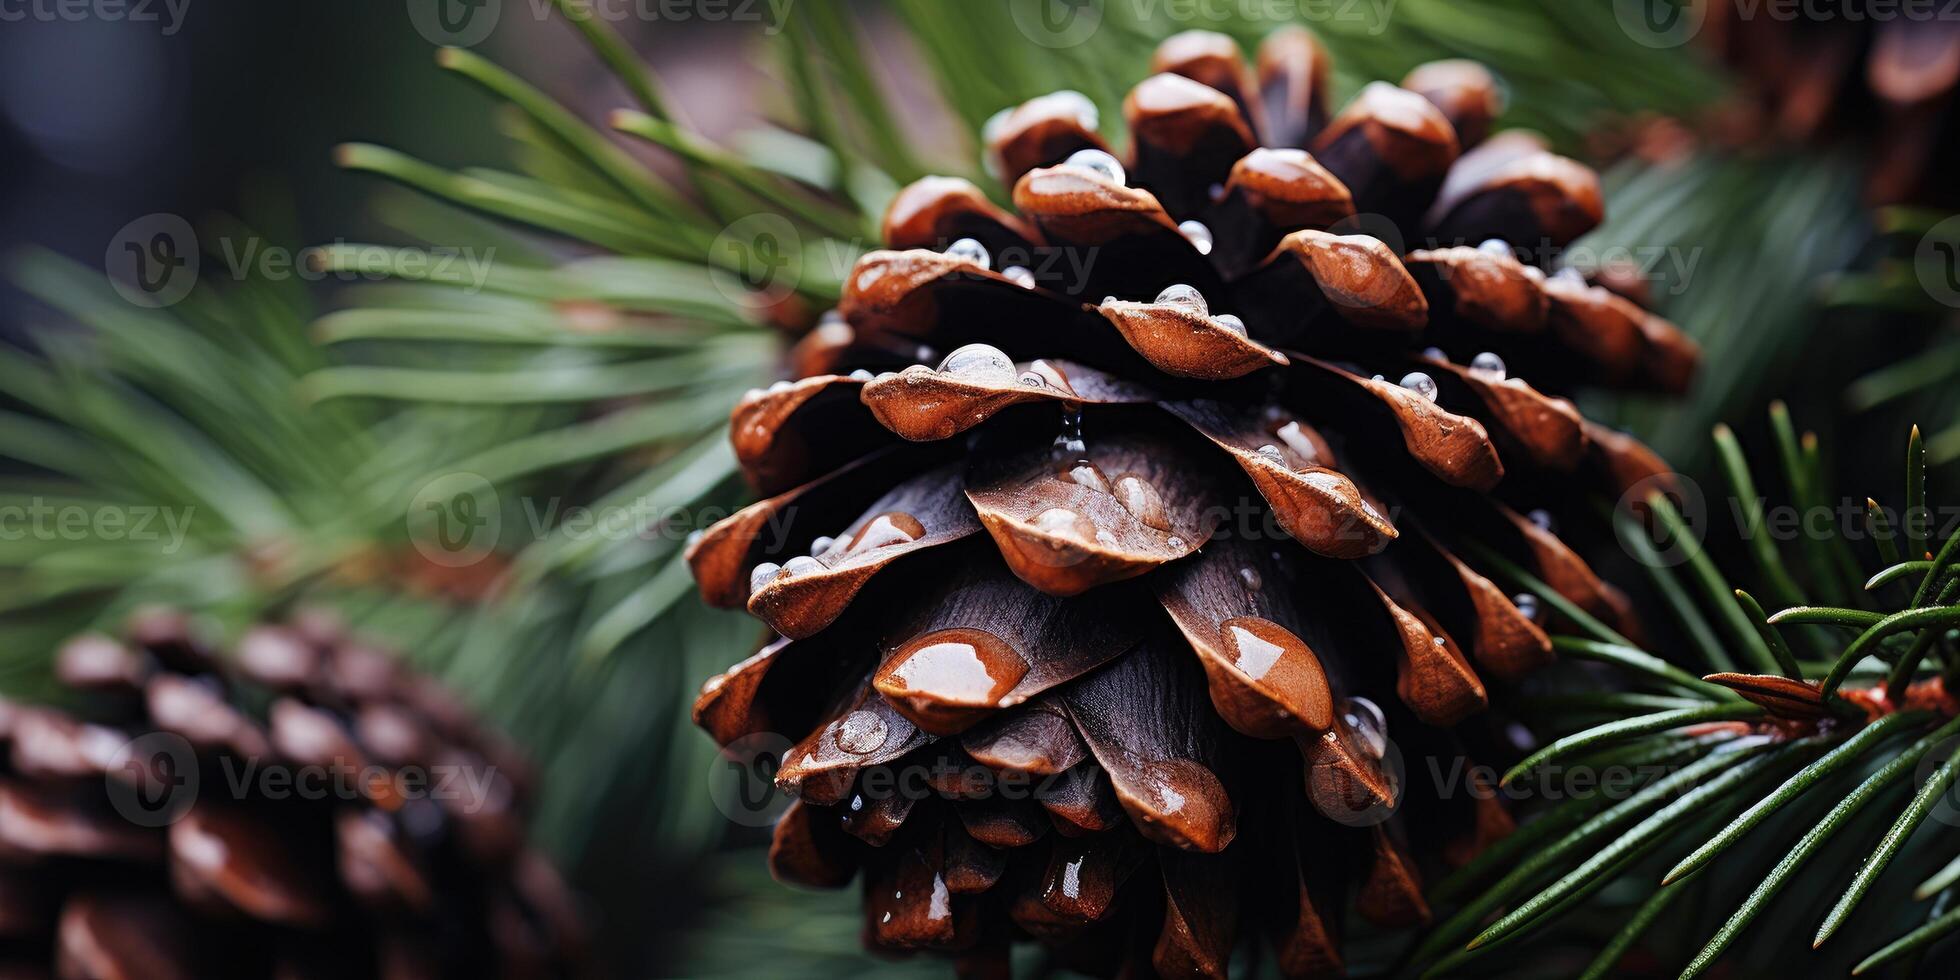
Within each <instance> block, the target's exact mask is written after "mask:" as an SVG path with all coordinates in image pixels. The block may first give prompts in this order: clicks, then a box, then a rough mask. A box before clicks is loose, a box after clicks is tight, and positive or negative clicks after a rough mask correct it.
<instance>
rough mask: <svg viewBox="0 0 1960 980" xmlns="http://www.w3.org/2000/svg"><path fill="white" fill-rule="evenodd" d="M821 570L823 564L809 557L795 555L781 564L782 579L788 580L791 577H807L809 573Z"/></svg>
mask: <svg viewBox="0 0 1960 980" xmlns="http://www.w3.org/2000/svg"><path fill="white" fill-rule="evenodd" d="M823 570H824V567H823V562H820V561H818V560H816V559H815V558H813V557H811V556H809V555H797V556H796V557H795V558H791V559H790V560H788V561H786V562H783V572H782V574H783V577H784V578H788V577H790V576H792V575H808V574H810V573H811V572H821V571H823Z"/></svg>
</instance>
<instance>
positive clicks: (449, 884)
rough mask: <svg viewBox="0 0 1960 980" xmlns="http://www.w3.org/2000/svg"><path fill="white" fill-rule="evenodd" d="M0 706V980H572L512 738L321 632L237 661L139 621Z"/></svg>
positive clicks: (384, 659) (261, 635) (282, 639)
mask: <svg viewBox="0 0 1960 980" xmlns="http://www.w3.org/2000/svg"><path fill="white" fill-rule="evenodd" d="M57 671H58V674H59V677H60V679H61V680H62V681H63V683H64V684H66V685H67V686H69V687H70V688H72V689H74V690H75V691H76V692H77V704H78V706H79V710H77V711H76V712H75V713H72V714H71V713H68V712H65V711H60V710H56V709H55V708H51V707H42V706H29V705H24V704H18V703H9V702H0V744H5V745H6V747H7V748H8V749H9V750H10V754H9V756H8V759H7V764H6V769H5V772H4V776H0V930H4V937H5V938H4V944H3V945H0V975H5V976H8V977H13V976H23V977H33V976H42V977H45V976H60V977H63V978H69V980H83V978H87V980H118V978H137V977H142V978H156V980H163V978H178V977H182V978H210V977H267V976H277V977H389V978H396V977H399V978H418V977H513V978H515V977H562V976H569V975H575V974H576V973H577V972H579V971H578V970H577V969H576V964H577V963H578V961H579V959H580V954H579V952H578V948H579V943H580V939H579V937H580V927H579V923H578V914H577V912H576V909H575V904H574V901H573V899H572V896H571V895H570V893H569V892H568V891H567V890H566V888H565V886H564V884H563V883H562V882H561V881H560V880H559V878H558V876H557V873H556V872H555V871H554V870H553V869H552V868H551V866H550V864H549V863H548V862H547V861H545V860H544V859H543V858H542V857H540V856H538V855H537V854H535V853H532V852H530V851H529V850H527V849H526V847H525V842H524V837H525V827H524V820H523V816H522V814H523V808H524V801H525V799H526V797H527V795H528V793H529V784H530V782H531V777H530V776H529V775H528V774H527V771H526V768H525V765H524V763H523V762H522V761H521V760H520V759H519V758H518V757H517V755H516V754H515V753H514V751H513V750H512V749H511V747H510V746H509V745H507V744H506V743H505V742H503V741H502V740H501V738H500V737H499V736H497V735H495V734H493V733H490V732H488V731H486V730H484V729H483V728H481V727H480V726H479V725H478V724H477V722H476V721H475V720H474V719H473V718H472V717H471V716H470V714H469V713H468V712H467V711H466V710H465V709H464V708H463V707H462V706H461V705H460V704H459V703H458V702H457V701H455V700H454V699H453V698H452V697H451V696H450V695H448V694H447V693H446V692H445V691H443V690H442V689H441V688H439V687H438V686H437V685H436V684H435V682H434V681H433V680H432V679H430V678H427V677H424V676H420V675H417V674H414V673H413V672H411V671H409V670H408V669H407V668H406V667H404V666H402V665H401V664H399V663H397V662H396V661H395V659H394V658H393V657H391V656H390V655H388V654H386V653H383V652H382V651H380V650H378V649H376V648H374V647H371V646H368V645H366V644H364V643H362V642H360V641H358V640H355V639H353V638H351V637H349V636H347V635H346V634H345V632H344V631H343V629H342V628H341V626H340V625H339V621H338V620H337V619H335V618H334V617H332V616H331V615H328V614H323V613H304V614H301V616H299V617H298V618H296V619H295V620H294V621H293V622H292V623H291V624H289V625H262V626H258V627H255V628H253V629H252V630H251V631H250V632H248V633H247V634H246V635H245V636H244V637H243V639H242V640H241V641H240V643H239V645H238V649H237V651H236V655H235V657H234V658H229V659H228V658H223V657H220V656H218V655H217V654H216V652H215V651H213V650H212V649H210V648H208V647H207V646H205V645H204V644H203V643H202V642H200V641H199V640H198V639H197V637H196V635H195V633H194V632H193V630H192V629H191V626H190V623H189V621H188V620H187V619H186V617H184V616H183V615H181V614H179V613H176V612H174V611H169V610H163V609H150V610H146V611H144V612H141V613H139V614H137V615H136V616H135V617H133V618H132V620H131V621H130V623H129V625H128V628H127V631H126V636H125V638H124V640H121V641H119V640H116V639H112V638H110V637H108V636H104V635H101V634H88V635H84V636H80V637H77V638H76V639H74V640H72V641H70V642H69V643H68V644H67V645H66V646H65V647H64V648H63V649H62V650H61V652H60V655H59V659H58V663H57Z"/></svg>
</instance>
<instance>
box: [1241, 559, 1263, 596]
mask: <svg viewBox="0 0 1960 980" xmlns="http://www.w3.org/2000/svg"><path fill="white" fill-rule="evenodd" d="M1239 584H1240V585H1243V586H1245V590H1246V591H1247V592H1257V591H1259V590H1260V589H1261V588H1264V587H1265V585H1266V580H1265V578H1264V577H1263V576H1261V575H1260V574H1259V570H1258V569H1256V568H1253V567H1252V566H1250V565H1247V566H1246V567H1244V568H1241V569H1239Z"/></svg>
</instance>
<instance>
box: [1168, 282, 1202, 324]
mask: <svg viewBox="0 0 1960 980" xmlns="http://www.w3.org/2000/svg"><path fill="white" fill-rule="evenodd" d="M1156 303H1157V305H1158V306H1175V307H1177V308H1179V309H1181V310H1184V311H1186V312H1189V313H1196V314H1197V315H1199V316H1208V315H1210V313H1211V307H1210V306H1208V305H1206V303H1205V294H1203V293H1201V292H1198V289H1197V287H1196V286H1187V285H1185V284H1184V283H1181V282H1180V283H1177V284H1175V285H1171V286H1165V287H1164V291H1163V292H1161V293H1158V294H1157V299H1156Z"/></svg>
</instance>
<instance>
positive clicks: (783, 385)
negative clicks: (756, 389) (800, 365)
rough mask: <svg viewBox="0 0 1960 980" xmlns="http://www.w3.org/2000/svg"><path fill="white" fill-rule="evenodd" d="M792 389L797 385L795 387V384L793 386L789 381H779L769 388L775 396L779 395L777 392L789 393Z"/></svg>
mask: <svg viewBox="0 0 1960 980" xmlns="http://www.w3.org/2000/svg"><path fill="white" fill-rule="evenodd" d="M792 387H795V385H794V384H792V383H791V382H788V381H778V382H775V383H774V384H771V385H770V386H769V393H770V394H772V395H773V394H775V393H777V392H779V391H788V390H790V389H791V388H792Z"/></svg>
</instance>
